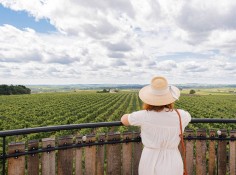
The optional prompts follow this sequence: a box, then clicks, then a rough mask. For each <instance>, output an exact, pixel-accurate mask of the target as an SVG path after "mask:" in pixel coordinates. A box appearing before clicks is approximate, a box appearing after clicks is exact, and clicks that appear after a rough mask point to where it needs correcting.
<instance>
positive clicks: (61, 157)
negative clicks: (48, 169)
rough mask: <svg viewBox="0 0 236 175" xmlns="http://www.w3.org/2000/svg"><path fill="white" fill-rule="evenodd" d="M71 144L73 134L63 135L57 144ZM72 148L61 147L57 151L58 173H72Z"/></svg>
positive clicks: (63, 174) (67, 174) (68, 174)
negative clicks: (61, 148)
mask: <svg viewBox="0 0 236 175" xmlns="http://www.w3.org/2000/svg"><path fill="white" fill-rule="evenodd" d="M72 144H73V136H72V135H69V136H63V137H59V139H58V146H59V147H62V146H69V145H72ZM73 151H74V149H73V148H70V149H63V150H59V151H58V160H57V162H58V164H57V169H58V173H57V174H58V175H71V174H73Z"/></svg>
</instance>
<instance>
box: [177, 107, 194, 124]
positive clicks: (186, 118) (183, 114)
mask: <svg viewBox="0 0 236 175" xmlns="http://www.w3.org/2000/svg"><path fill="white" fill-rule="evenodd" d="M177 110H178V111H179V113H180V115H181V118H182V119H183V120H184V122H190V121H191V115H190V113H189V112H188V111H186V110H184V109H177Z"/></svg>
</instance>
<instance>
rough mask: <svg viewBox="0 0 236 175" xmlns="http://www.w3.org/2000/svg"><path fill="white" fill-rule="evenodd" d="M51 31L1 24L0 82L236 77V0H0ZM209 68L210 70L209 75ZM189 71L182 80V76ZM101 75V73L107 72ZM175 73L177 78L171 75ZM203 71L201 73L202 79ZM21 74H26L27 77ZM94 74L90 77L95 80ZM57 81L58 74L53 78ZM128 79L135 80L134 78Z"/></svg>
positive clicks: (230, 80)
mask: <svg viewBox="0 0 236 175" xmlns="http://www.w3.org/2000/svg"><path fill="white" fill-rule="evenodd" d="M0 3H1V4H2V5H3V6H4V7H6V8H10V9H12V10H15V11H22V10H23V11H26V12H27V13H28V14H29V15H31V16H33V17H34V18H35V20H39V19H47V20H48V21H49V22H50V23H51V24H52V25H53V26H55V28H56V29H57V30H58V32H56V33H47V34H42V33H37V32H36V31H34V30H33V29H31V28H26V29H24V30H20V29H18V28H16V27H14V26H12V25H9V24H5V25H2V26H0V81H1V82H8V83H11V82H12V83H14V81H15V82H16V79H15V78H17V79H18V80H17V81H21V82H29V83H30V82H31V83H35V81H36V79H37V78H38V79H37V81H38V82H39V84H40V83H46V82H47V81H48V82H50V83H53V82H54V83H58V82H60V79H62V80H63V82H68V83H80V82H84V83H91V82H90V81H88V80H91V81H94V82H95V81H96V83H103V82H104V83H105V82H109V81H112V80H113V79H114V78H116V80H117V81H116V82H119V83H122V82H123V83H146V82H147V81H146V80H147V79H148V80H149V79H150V77H151V76H153V75H156V74H163V75H165V76H167V77H169V78H170V79H172V81H174V83H181V82H179V81H183V80H184V81H186V82H192V81H195V77H196V76H199V77H203V78H199V79H198V80H199V81H200V83H201V82H208V83H209V80H211V81H212V83H221V81H222V79H221V78H222V77H223V76H224V77H227V78H225V79H224V81H222V82H225V83H236V80H235V74H234V71H235V68H236V66H235V59H236V51H235V45H236V22H235V20H234V19H235V18H236V15H235V13H234V9H235V7H236V3H235V2H234V1H231V0H226V1H224V2H223V1H220V0H214V1H213V0H209V1H197V0H190V1H184V0H178V1H172V0H159V1H158V0H147V1H143V0H128V1H126V0H114V1H110V0H103V1H101V2H100V1H95V0H87V1H72V0H58V1H57V2H55V1H53V0H44V1H41V0H31V1H27V0H21V1H15V0H0ZM206 75H207V76H206ZM184 76H186V78H184V79H183V77H184ZM104 77H105V78H104ZM172 77H175V78H172ZM204 77H206V79H204ZM24 79H26V80H25V81H24ZM93 79H94V80H93ZM54 80H55V81H54ZM132 80H133V81H132Z"/></svg>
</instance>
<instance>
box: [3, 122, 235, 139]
mask: <svg viewBox="0 0 236 175" xmlns="http://www.w3.org/2000/svg"><path fill="white" fill-rule="evenodd" d="M190 123H236V119H216V118H209V119H208V118H199V119H196V118H192V120H191V122H190ZM112 126H123V124H122V123H121V122H120V121H115V122H100V123H82V124H70V125H57V126H45V127H36V128H25V129H16V130H7V131H0V137H6V136H14V135H22V134H31V133H40V132H52V131H60V130H72V129H84V128H99V127H112Z"/></svg>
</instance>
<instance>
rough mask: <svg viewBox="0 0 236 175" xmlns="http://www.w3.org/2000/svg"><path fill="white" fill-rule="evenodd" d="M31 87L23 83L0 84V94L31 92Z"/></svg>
mask: <svg viewBox="0 0 236 175" xmlns="http://www.w3.org/2000/svg"><path fill="white" fill-rule="evenodd" d="M30 93H31V89H29V88H27V87H25V86H23V85H15V86H14V85H10V86H8V85H5V84H3V85H0V95H16V94H30Z"/></svg>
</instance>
